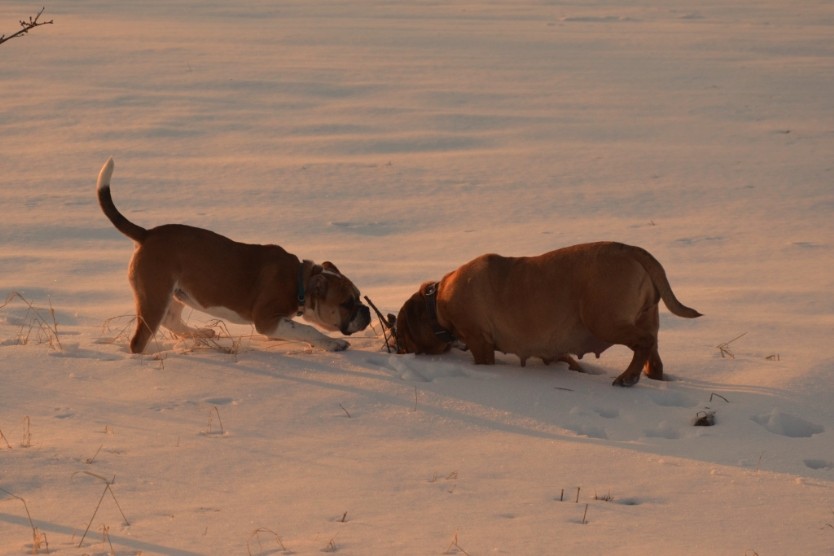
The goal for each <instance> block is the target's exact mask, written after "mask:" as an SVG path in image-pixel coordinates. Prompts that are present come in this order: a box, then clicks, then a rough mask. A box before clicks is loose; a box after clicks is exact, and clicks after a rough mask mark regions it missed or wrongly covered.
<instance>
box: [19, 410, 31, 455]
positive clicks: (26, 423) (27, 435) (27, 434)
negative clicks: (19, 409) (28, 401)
mask: <svg viewBox="0 0 834 556" xmlns="http://www.w3.org/2000/svg"><path fill="white" fill-rule="evenodd" d="M20 446H21V448H31V447H32V421H31V419H29V416H28V415H27V416H26V417H24V418H23V442H21V443H20Z"/></svg>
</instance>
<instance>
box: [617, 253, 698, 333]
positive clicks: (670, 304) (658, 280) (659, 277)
mask: <svg viewBox="0 0 834 556" xmlns="http://www.w3.org/2000/svg"><path fill="white" fill-rule="evenodd" d="M629 247H630V249H631V250H632V254H633V255H634V258H636V259H637V260H638V261H639V262H640V264H641V265H643V268H645V269H646V272H647V273H648V274H649V277H650V278H651V279H652V282H653V283H654V287H655V288H657V291H658V293H659V294H660V299H662V300H663V304H664V305H666V307H667V308H668V309H669V310H670V311H671V312H672V314H674V315H677V316H679V317H684V318H687V319H694V318H697V317H700V316H703V315H701V313H699V312H698V311H696V310H695V309H693V308H691V307H687V306H686V305H684V304H683V303H681V302H680V301H678V298H677V297H675V293H674V292H673V291H672V286H671V285H670V284H669V279H668V278H667V277H666V271H665V270H664V269H663V266H662V265H661V264H660V262H659V261H658V260H657V259H655V258H654V256H652V254H651V253H649V252H648V251H646V250H645V249H641V248H640V247H633V246H629Z"/></svg>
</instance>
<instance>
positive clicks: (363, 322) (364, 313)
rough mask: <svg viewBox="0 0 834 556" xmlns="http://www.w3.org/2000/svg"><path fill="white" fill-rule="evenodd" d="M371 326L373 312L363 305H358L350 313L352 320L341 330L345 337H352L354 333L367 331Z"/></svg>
mask: <svg viewBox="0 0 834 556" xmlns="http://www.w3.org/2000/svg"><path fill="white" fill-rule="evenodd" d="M369 324H371V310H370V309H369V308H367V307H366V306H364V305H362V304H361V303H356V304H355V305H354V306H353V308H352V309H351V311H350V318H349V319H348V321H347V322H346V323H345V324H343V325H342V328H341V329H340V330H341V332H342V334H344V335H345V336H350V335H351V334H353V333H354V332H359V331H360V330H365V328H367V327H368V325H369Z"/></svg>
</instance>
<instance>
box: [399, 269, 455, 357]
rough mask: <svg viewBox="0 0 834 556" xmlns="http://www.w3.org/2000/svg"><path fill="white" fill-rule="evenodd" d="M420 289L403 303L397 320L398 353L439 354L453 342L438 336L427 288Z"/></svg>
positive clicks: (424, 286) (426, 284) (428, 285)
mask: <svg viewBox="0 0 834 556" xmlns="http://www.w3.org/2000/svg"><path fill="white" fill-rule="evenodd" d="M430 286H431V283H430V282H427V283H425V284H423V285H422V286H420V290H419V291H418V292H417V293H415V294H414V295H412V296H411V297H410V298H409V299H408V301H406V302H405V304H403V306H402V309H400V312H399V314H397V320H396V329H395V330H396V333H395V336H396V339H397V353H424V354H427V355H437V354H440V353H444V352H445V351H447V350H448V349H449V348H450V347H451V346H452V344H451V343H450V342H446V341H443V340H441V339H440V338H438V337H437V334H436V333H435V329H434V327H433V326H432V316H431V313H430V312H429V308H428V304H427V302H426V288H428V287H430Z"/></svg>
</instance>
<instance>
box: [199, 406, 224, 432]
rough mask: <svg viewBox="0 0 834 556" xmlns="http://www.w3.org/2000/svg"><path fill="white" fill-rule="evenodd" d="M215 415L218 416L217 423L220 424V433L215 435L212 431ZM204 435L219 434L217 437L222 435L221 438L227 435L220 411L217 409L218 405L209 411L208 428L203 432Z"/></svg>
mask: <svg viewBox="0 0 834 556" xmlns="http://www.w3.org/2000/svg"><path fill="white" fill-rule="evenodd" d="M215 415H217V422H218V423H219V424H220V432H218V433H215V432H214V431H213V430H212V427H213V425H214V416H215ZM203 434H205V435H213V434H217V435H220V436H225V434H226V430H225V429H224V428H223V420H222V419H220V410H219V409H217V406H216V405H215V406H212V408H211V409H210V410H209V419H208V428H207V429H206V430H205V431H203Z"/></svg>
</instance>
